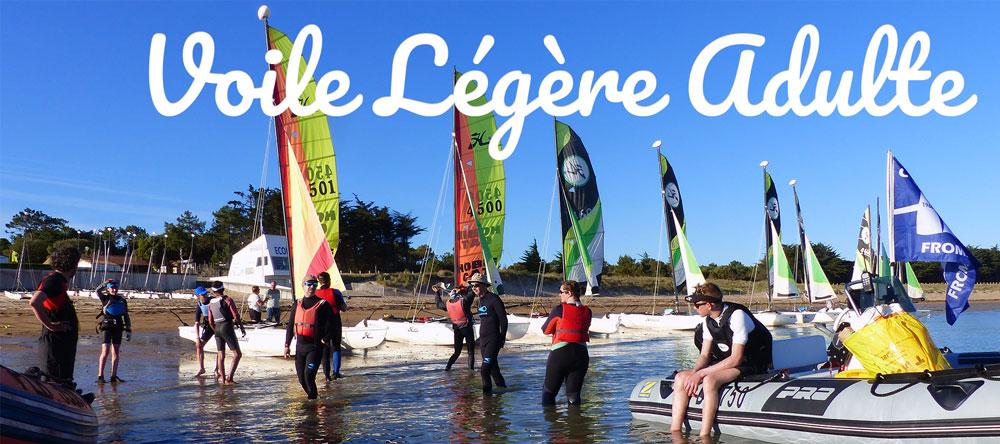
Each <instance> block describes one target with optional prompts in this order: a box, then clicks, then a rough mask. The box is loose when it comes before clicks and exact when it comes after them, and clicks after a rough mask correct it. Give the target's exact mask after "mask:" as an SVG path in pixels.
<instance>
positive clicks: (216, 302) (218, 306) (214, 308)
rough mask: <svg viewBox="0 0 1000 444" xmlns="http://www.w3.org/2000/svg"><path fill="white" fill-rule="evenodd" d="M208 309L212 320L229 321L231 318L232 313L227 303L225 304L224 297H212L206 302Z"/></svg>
mask: <svg viewBox="0 0 1000 444" xmlns="http://www.w3.org/2000/svg"><path fill="white" fill-rule="evenodd" d="M208 311H210V312H211V314H212V320H213V321H214V322H230V321H232V320H233V313H232V310H231V309H230V307H229V305H228V304H226V298H212V302H209V303H208Z"/></svg>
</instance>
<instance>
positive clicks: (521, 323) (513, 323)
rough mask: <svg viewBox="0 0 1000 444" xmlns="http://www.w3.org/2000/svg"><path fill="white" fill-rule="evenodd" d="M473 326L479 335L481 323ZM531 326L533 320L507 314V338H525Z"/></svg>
mask: <svg viewBox="0 0 1000 444" xmlns="http://www.w3.org/2000/svg"><path fill="white" fill-rule="evenodd" d="M542 322H544V321H542ZM473 328H474V329H475V330H476V337H477V338H478V337H479V324H475V325H474V326H473ZM530 328H531V322H530V321H529V320H528V319H526V318H522V317H520V316H516V315H507V340H508V341H516V340H518V339H521V338H523V337H524V336H525V335H527V334H528V330H529V329H530Z"/></svg>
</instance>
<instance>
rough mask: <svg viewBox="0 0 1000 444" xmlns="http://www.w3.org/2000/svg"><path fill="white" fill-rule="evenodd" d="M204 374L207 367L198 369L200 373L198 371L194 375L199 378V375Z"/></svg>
mask: <svg viewBox="0 0 1000 444" xmlns="http://www.w3.org/2000/svg"><path fill="white" fill-rule="evenodd" d="M204 374H205V369H201V370H198V373H196V374H195V375H194V377H195V378H197V377H199V376H201V375H204Z"/></svg>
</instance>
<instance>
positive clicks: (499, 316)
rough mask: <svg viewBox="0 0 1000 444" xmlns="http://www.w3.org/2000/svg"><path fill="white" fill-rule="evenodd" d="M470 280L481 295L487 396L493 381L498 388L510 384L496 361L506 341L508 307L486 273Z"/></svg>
mask: <svg viewBox="0 0 1000 444" xmlns="http://www.w3.org/2000/svg"><path fill="white" fill-rule="evenodd" d="M467 282H468V283H469V285H470V286H471V287H472V293H473V294H475V295H476V296H478V297H479V308H478V310H477V314H478V315H479V352H480V353H482V355H483V364H482V366H481V367H480V368H479V374H480V376H481V377H482V379H483V394H487V395H488V394H491V393H493V384H494V383H496V386H497V387H499V388H506V387H507V382H506V381H504V379H503V375H502V374H500V362H499V361H498V360H497V358H498V357H499V355H500V349H502V348H503V346H504V343H505V342H506V341H507V308H506V307H505V306H504V304H503V301H502V300H501V299H500V296H497V295H496V294H494V293H493V292H491V291H490V290H489V287H490V285H491V284H490V282H489V281H488V280H486V278H485V277H483V275H481V274H479V273H475V274H473V275H472V277H470V278H469V280H468V281H467Z"/></svg>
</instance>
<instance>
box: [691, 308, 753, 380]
mask: <svg viewBox="0 0 1000 444" xmlns="http://www.w3.org/2000/svg"><path fill="white" fill-rule="evenodd" d="M738 311H742V312H744V313H746V314H748V315H749V316H750V319H751V320H753V330H750V332H749V333H748V334H747V344H746V346H745V348H744V351H743V362H752V361H756V362H758V363H761V364H764V365H767V364H770V363H771V332H770V331H768V330H767V327H766V326H764V324H762V323H761V322H760V321H759V320H757V318H756V317H754V315H753V313H751V312H750V309H748V308H747V307H746V306H743V305H740V304H735V303H732V302H727V303H726V308H725V309H723V311H722V316H720V317H719V320H718V321H716V320H715V319H712V317H711V316H707V317H706V318H705V326H707V327H708V333H709V334H710V335H711V336H712V352H711V355H710V357H711V363H712V364H714V363H716V362H719V361H722V360H723V359H726V358H728V357H729V356H730V355H732V354H733V330H732V328H730V326H729V320H730V318H732V317H733V315H734V314H736V312H738ZM747 327H748V328H749V326H747ZM701 330H702V329H700V328H699V329H698V331H696V332H695V345H696V346H697V347H698V348H699V349H701V342H702V341H701V339H702V337H701V336H702V335H701V334H699V333H701Z"/></svg>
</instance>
